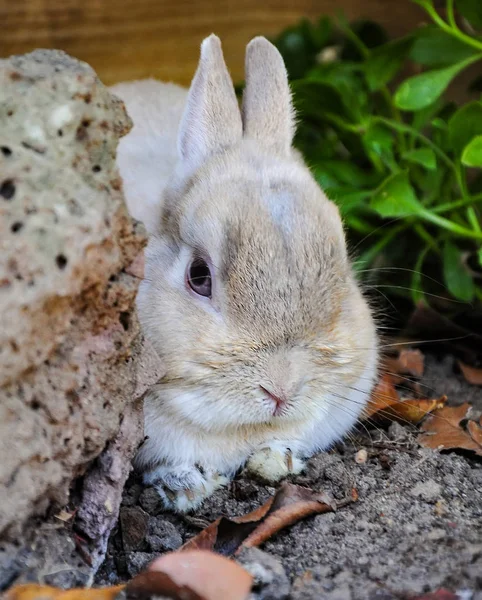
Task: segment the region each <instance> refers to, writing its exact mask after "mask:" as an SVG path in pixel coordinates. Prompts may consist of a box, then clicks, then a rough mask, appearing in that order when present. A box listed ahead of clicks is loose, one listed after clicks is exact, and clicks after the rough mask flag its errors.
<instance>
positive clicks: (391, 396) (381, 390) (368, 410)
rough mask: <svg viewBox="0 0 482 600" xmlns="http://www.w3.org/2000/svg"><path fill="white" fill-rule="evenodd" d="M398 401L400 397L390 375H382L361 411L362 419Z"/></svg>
mask: <svg viewBox="0 0 482 600" xmlns="http://www.w3.org/2000/svg"><path fill="white" fill-rule="evenodd" d="M398 402H400V398H399V396H398V392H397V390H396V389H395V385H394V383H393V377H392V375H388V374H385V375H382V377H381V378H380V380H379V381H378V383H377V384H376V386H375V387H374V389H373V391H372V394H371V397H370V400H369V401H368V404H367V406H366V407H365V409H364V411H363V419H369V418H370V417H371V416H372V415H374V414H376V413H379V412H381V411H385V410H386V409H387V408H388V407H389V406H393V405H394V404H398Z"/></svg>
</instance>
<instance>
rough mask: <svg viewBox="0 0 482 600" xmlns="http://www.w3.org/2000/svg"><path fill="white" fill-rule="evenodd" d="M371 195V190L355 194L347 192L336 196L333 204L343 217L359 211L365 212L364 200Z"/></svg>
mask: <svg viewBox="0 0 482 600" xmlns="http://www.w3.org/2000/svg"><path fill="white" fill-rule="evenodd" d="M371 195H372V191H371V190H360V191H357V192H347V193H342V194H338V196H337V197H335V202H336V204H337V206H338V207H339V209H340V212H341V214H342V215H343V216H346V215H349V214H351V213H354V212H358V211H359V210H360V209H363V210H366V206H367V205H366V200H368V198H370V196H371Z"/></svg>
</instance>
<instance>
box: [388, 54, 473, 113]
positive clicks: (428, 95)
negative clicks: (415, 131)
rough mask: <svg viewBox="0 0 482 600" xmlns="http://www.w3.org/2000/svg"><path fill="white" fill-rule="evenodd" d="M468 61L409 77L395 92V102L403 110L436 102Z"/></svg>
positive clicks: (417, 108) (419, 107)
mask: <svg viewBox="0 0 482 600" xmlns="http://www.w3.org/2000/svg"><path fill="white" fill-rule="evenodd" d="M467 65H468V61H467V60H464V61H461V62H459V63H456V64H455V65H452V66H451V67H446V68H445V69H437V70H435V71H427V72H426V73H421V74H420V75H415V77H409V78H408V79H406V80H405V81H404V82H403V83H402V85H401V86H400V87H399V88H398V90H397V91H396V93H395V98H394V101H395V104H396V105H397V106H398V108H401V109H402V110H420V109H421V108H425V106H428V105H429V104H432V102H435V100H437V98H438V97H439V96H441V95H442V94H443V92H444V91H445V90H446V88H447V86H448V85H449V83H450V82H451V81H452V79H453V78H454V77H456V76H457V75H458V74H459V73H460V71H462V70H463V69H465V67H466V66H467Z"/></svg>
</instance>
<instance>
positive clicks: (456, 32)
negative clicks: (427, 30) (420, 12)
mask: <svg viewBox="0 0 482 600" xmlns="http://www.w3.org/2000/svg"><path fill="white" fill-rule="evenodd" d="M423 8H424V9H425V11H426V12H427V13H428V14H429V15H430V17H431V18H432V21H433V22H434V23H436V24H437V25H438V26H439V27H440V29H443V30H444V31H445V32H446V33H448V34H450V35H451V36H453V37H456V38H458V39H459V40H460V41H461V42H464V43H465V44H467V45H468V46H472V47H473V48H477V50H479V51H481V50H482V42H479V41H478V40H476V39H475V38H473V37H471V36H470V35H467V34H465V33H463V32H462V31H460V29H459V28H458V27H452V26H450V25H449V24H448V23H446V22H445V21H444V20H443V19H442V17H441V16H440V15H439V14H438V12H437V11H436V10H435V8H434V7H433V6H431V5H429V4H424V5H423Z"/></svg>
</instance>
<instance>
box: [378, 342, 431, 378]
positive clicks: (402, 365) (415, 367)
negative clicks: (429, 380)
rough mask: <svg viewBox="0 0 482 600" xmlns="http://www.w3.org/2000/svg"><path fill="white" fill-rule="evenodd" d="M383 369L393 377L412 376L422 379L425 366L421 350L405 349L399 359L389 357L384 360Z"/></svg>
mask: <svg viewBox="0 0 482 600" xmlns="http://www.w3.org/2000/svg"><path fill="white" fill-rule="evenodd" d="M382 368H384V371H385V372H387V373H389V374H390V375H392V376H396V375H410V376H412V377H422V375H423V372H424V369H425V364H424V356H423V354H422V353H421V352H420V350H417V349H415V350H412V349H404V350H401V351H400V353H399V355H398V356H397V357H392V356H387V357H385V358H383V359H382Z"/></svg>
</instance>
